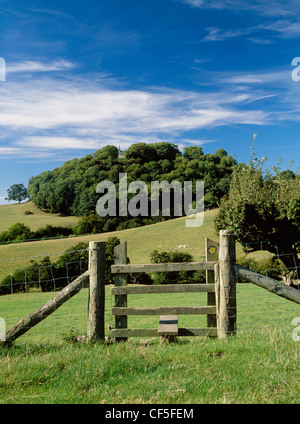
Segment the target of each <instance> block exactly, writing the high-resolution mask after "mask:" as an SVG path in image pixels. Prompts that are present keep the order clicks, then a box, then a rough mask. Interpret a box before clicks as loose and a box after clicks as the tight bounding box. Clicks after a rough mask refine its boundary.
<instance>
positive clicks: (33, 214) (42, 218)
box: [0, 202, 79, 232]
mask: <svg viewBox="0 0 300 424" xmlns="http://www.w3.org/2000/svg"><path fill="white" fill-rule="evenodd" d="M26 211H29V212H30V214H28V215H25V212H26ZM78 220H79V218H78V217H76V216H66V217H65V216H61V215H60V214H50V213H47V212H44V211H42V210H40V209H39V208H38V207H37V206H36V205H35V204H34V203H33V202H26V203H20V204H19V203H15V204H11V205H1V206H0V232H2V231H7V230H8V228H9V227H10V226H11V225H13V224H15V223H16V222H22V223H23V224H25V225H27V226H29V227H30V229H31V230H32V231H35V230H38V229H39V228H41V227H45V226H46V225H47V224H49V225H53V226H61V227H68V226H70V227H74V226H75V225H76V224H77V222H78Z"/></svg>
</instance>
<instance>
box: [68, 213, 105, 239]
mask: <svg viewBox="0 0 300 424" xmlns="http://www.w3.org/2000/svg"><path fill="white" fill-rule="evenodd" d="M102 231H103V220H102V219H101V218H100V217H99V216H98V215H88V216H84V217H83V218H81V219H80V220H79V221H78V224H77V225H76V227H74V229H73V232H74V234H77V235H81V234H98V233H102Z"/></svg>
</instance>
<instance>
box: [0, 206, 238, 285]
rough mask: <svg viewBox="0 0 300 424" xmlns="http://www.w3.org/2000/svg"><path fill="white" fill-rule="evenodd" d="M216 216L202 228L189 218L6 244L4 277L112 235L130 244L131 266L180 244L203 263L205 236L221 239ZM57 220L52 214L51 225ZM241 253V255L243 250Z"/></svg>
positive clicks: (1, 249)
mask: <svg viewBox="0 0 300 424" xmlns="http://www.w3.org/2000/svg"><path fill="white" fill-rule="evenodd" d="M216 213H217V209H215V210H211V211H207V212H205V219H204V224H203V225H202V226H201V227H199V228H188V227H186V226H185V221H186V219H185V218H178V219H174V220H170V221H166V222H161V223H158V224H153V225H148V226H144V227H139V228H133V229H128V230H122V231H116V232H113V233H103V234H96V235H89V236H82V237H68V238H64V239H57V240H42V241H34V242H27V243H18V244H10V245H3V246H0V258H1V259H0V273H1V275H0V278H3V276H4V275H5V274H8V273H10V271H11V270H13V269H16V268H24V267H25V266H27V265H28V264H29V263H30V258H31V257H34V256H46V255H55V256H54V257H53V260H54V261H56V260H57V258H58V256H56V255H59V254H61V253H63V252H64V251H65V250H66V249H68V248H70V247H72V246H74V245H76V244H77V243H79V242H81V241H85V242H88V241H94V240H99V241H102V240H103V241H105V240H107V238H108V237H111V236H112V235H114V236H116V237H118V238H119V239H120V241H121V242H124V241H127V242H128V256H129V258H130V262H131V263H149V262H150V253H151V252H152V251H153V250H154V249H157V250H159V251H162V250H167V251H169V250H174V249H176V248H177V247H178V246H180V245H182V246H186V247H185V248H181V249H182V251H185V252H189V253H191V254H192V255H193V257H194V259H195V260H201V259H203V256H204V255H205V237H209V238H211V239H213V240H216V241H217V240H218V237H217V235H216V233H215V231H214V226H213V220H214V217H215V215H216ZM27 218H29V220H28V225H29V226H30V225H31V223H33V221H34V219H35V218H34V215H29V216H27ZM54 218H55V217H53V215H50V216H49V222H50V221H51V220H52V219H54ZM58 218H59V217H58ZM62 219H64V218H62ZM238 252H239V253H241V249H240V248H238ZM1 260H2V261H1Z"/></svg>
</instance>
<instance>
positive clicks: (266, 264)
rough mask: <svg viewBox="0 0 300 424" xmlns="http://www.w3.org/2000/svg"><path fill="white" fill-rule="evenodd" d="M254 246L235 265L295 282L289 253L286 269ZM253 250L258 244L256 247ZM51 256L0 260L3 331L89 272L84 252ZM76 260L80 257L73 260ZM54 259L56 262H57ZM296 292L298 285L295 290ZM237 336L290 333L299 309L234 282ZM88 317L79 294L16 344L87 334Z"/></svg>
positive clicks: (85, 296)
mask: <svg viewBox="0 0 300 424" xmlns="http://www.w3.org/2000/svg"><path fill="white" fill-rule="evenodd" d="M257 243H259V247H260V249H259V252H256V254H255V256H253V254H252V253H250V252H251V251H252V250H253V249H252V248H253V246H251V245H253V243H248V244H246V245H244V251H245V256H244V257H242V258H239V259H238V262H239V263H242V265H243V266H245V267H247V268H248V269H250V270H253V271H256V272H259V273H261V274H263V275H266V276H269V277H270V278H273V279H277V280H279V281H282V284H283V273H284V272H285V271H286V272H288V271H291V270H295V271H296V275H297V278H298V279H299V273H300V269H299V268H298V267H297V261H296V258H295V256H294V254H290V256H291V258H293V260H294V263H295V267H293V268H287V267H286V266H285V265H284V264H283V262H282V260H281V259H283V257H284V256H286V255H287V254H280V253H279V252H277V254H276V260H274V254H270V253H269V252H268V251H267V250H264V249H265V248H266V247H267V244H266V242H264V241H261V242H256V244H257ZM256 247H257V246H256ZM65 253H66V252H60V253H54V254H53V253H52V254H49V255H47V256H45V255H40V256H30V257H22V258H20V257H19V258H11V259H1V260H0V264H1V268H2V270H0V317H1V318H2V319H4V320H5V323H6V329H8V328H10V327H11V326H12V325H14V324H15V323H17V322H18V321H19V320H21V319H22V318H23V317H25V316H26V315H27V314H29V313H31V312H33V311H34V310H35V309H38V308H39V307H41V306H42V305H43V304H45V303H46V302H47V301H48V300H50V299H51V298H53V296H54V295H55V294H56V293H57V292H58V291H59V290H60V289H62V288H63V287H65V286H66V285H67V284H69V283H70V282H72V281H74V280H75V279H76V278H77V277H79V276H80V275H82V274H83V273H84V272H85V271H86V270H87V269H88V256H89V249H88V248H86V249H80V250H72V251H68V258H70V257H74V260H64V255H65ZM78 257H79V259H78ZM20 259H22V260H25V261H27V262H28V263H31V265H30V266H28V267H26V268H19V267H17V266H14V264H15V263H16V261H20ZM56 259H57V260H56ZM299 288H300V286H299ZM236 293H237V332H238V334H239V333H242V332H250V331H251V332H253V331H260V332H261V331H262V330H265V329H272V328H276V329H278V328H280V329H284V330H287V331H289V332H290V331H291V329H292V327H291V322H292V320H293V319H294V318H295V317H297V316H300V310H299V305H297V304H294V303H293V302H290V301H288V300H286V299H284V298H280V297H278V296H276V295H274V294H272V293H269V292H267V291H266V290H264V289H261V288H259V287H257V286H255V285H253V284H252V283H246V282H245V281H241V280H237V286H236ZM107 299H108V304H107V311H109V309H110V310H111V307H112V297H111V296H110V295H108V296H107ZM107 317H108V324H109V325H111V326H112V327H113V325H114V321H113V317H112V316H111V315H109V312H107ZM87 319H88V290H81V292H80V293H79V294H78V295H76V296H74V297H73V298H72V299H70V300H69V301H68V302H66V303H65V304H64V305H62V306H61V308H59V309H58V310H57V311H55V313H54V314H52V315H51V316H49V317H48V318H47V319H46V320H44V321H42V322H40V323H39V324H38V325H37V326H36V327H34V328H33V329H31V330H30V331H29V332H28V333H26V334H24V336H22V337H21V339H20V340H21V341H24V342H29V341H34V342H37V343H42V342H44V341H51V342H56V341H61V340H63V339H72V337H75V336H77V335H80V334H82V335H84V334H86V330H87Z"/></svg>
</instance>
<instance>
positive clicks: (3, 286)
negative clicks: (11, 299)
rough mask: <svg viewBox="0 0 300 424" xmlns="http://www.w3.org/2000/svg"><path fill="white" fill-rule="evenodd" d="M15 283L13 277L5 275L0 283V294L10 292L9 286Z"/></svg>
mask: <svg viewBox="0 0 300 424" xmlns="http://www.w3.org/2000/svg"><path fill="white" fill-rule="evenodd" d="M14 284H15V280H14V277H13V276H12V275H7V276H6V277H5V278H3V280H2V281H1V283H0V296H3V295H5V294H10V293H11V287H12V285H14Z"/></svg>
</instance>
